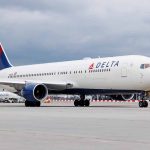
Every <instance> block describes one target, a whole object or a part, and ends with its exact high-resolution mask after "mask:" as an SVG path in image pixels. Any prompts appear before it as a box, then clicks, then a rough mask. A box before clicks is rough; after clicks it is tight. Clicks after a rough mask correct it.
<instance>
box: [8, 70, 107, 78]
mask: <svg viewBox="0 0 150 150" xmlns="http://www.w3.org/2000/svg"><path fill="white" fill-rule="evenodd" d="M109 71H110V69H97V70H89V73H96V72H109ZM72 73H74V74H82V73H87V71H86V70H85V71H82V70H80V71H73V72H71V71H70V72H58V73H56V72H52V73H37V74H26V75H14V74H12V75H9V76H8V78H24V77H38V76H55V75H67V74H72Z"/></svg>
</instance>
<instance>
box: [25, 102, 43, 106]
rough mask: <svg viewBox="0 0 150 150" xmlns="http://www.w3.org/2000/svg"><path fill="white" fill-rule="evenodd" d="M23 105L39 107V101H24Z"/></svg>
mask: <svg viewBox="0 0 150 150" xmlns="http://www.w3.org/2000/svg"><path fill="white" fill-rule="evenodd" d="M25 106H26V107H40V106H41V102H40V101H27V100H26V101H25Z"/></svg>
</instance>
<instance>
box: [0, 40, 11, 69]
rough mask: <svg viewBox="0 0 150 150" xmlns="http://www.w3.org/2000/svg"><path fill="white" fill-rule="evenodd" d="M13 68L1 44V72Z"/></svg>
mask: <svg viewBox="0 0 150 150" xmlns="http://www.w3.org/2000/svg"><path fill="white" fill-rule="evenodd" d="M9 67H12V65H11V63H10V62H9V60H8V58H7V55H6V53H5V51H4V49H3V46H2V44H1V43H0V70H2V69H6V68H9Z"/></svg>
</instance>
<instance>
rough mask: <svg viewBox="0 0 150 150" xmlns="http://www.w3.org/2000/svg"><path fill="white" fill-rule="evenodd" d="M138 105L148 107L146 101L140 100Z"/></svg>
mask: <svg viewBox="0 0 150 150" xmlns="http://www.w3.org/2000/svg"><path fill="white" fill-rule="evenodd" d="M139 107H148V102H147V101H140V102H139Z"/></svg>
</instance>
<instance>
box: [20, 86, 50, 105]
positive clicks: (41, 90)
mask: <svg viewBox="0 0 150 150" xmlns="http://www.w3.org/2000/svg"><path fill="white" fill-rule="evenodd" d="M21 95H22V96H23V97H24V98H25V99H26V100H27V101H30V102H34V101H35V102H36V101H43V100H44V99H45V98H46V97H47V95H48V89H47V87H46V86H45V85H44V84H35V83H28V84H26V85H25V86H24V88H23V89H22V91H21Z"/></svg>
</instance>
